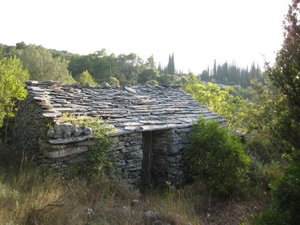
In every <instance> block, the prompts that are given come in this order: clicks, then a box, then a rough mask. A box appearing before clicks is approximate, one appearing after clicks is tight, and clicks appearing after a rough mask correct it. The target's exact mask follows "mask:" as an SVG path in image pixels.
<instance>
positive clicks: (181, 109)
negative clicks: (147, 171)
mask: <svg viewBox="0 0 300 225" xmlns="http://www.w3.org/2000/svg"><path fill="white" fill-rule="evenodd" d="M27 89H28V91H29V96H32V97H33V99H34V100H35V101H36V102H37V103H38V104H40V105H42V106H43V107H41V108H42V110H44V111H43V112H42V115H43V116H44V117H51V118H57V117H61V116H62V115H63V113H69V114H70V115H87V116H93V117H97V116H98V117H101V118H102V119H103V120H105V121H106V122H107V123H109V124H112V125H114V126H115V128H118V129H119V131H120V132H124V131H126V130H127V131H137V130H142V131H147V130H157V129H167V128H173V127H184V126H190V125H191V124H193V123H195V121H196V120H197V119H198V118H199V116H200V115H202V116H203V117H204V118H213V119H216V120H218V121H220V122H224V121H225V119H224V118H222V117H220V116H219V115H217V114H216V113H214V112H212V111H210V110H208V109H207V108H205V107H204V106H203V105H201V104H200V103H198V102H197V101H196V100H194V99H193V98H192V96H191V95H190V94H187V93H185V92H184V91H183V90H182V89H181V88H180V87H178V86H172V87H162V86H154V87H149V86H130V87H128V86H127V87H125V88H124V89H114V88H94V87H85V86H79V85H62V84H60V83H58V82H54V81H43V82H36V81H31V82H28V83H27ZM49 109H51V111H49Z"/></svg>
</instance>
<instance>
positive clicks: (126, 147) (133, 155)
mask: <svg viewBox="0 0 300 225" xmlns="http://www.w3.org/2000/svg"><path fill="white" fill-rule="evenodd" d="M115 138H117V139H118V141H117V144H116V146H115V147H114V151H115V153H114V158H115V161H116V166H117V169H118V171H120V173H121V175H122V176H123V177H124V178H126V179H127V181H128V183H129V184H133V185H137V186H138V185H140V183H141V170H142V160H143V149H142V134H141V133H139V132H138V133H128V134H122V135H120V136H118V137H115Z"/></svg>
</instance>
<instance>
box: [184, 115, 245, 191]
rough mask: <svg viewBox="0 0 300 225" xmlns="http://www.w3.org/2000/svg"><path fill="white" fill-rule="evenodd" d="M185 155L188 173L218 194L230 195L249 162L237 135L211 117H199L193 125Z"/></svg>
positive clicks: (239, 182)
mask: <svg viewBox="0 0 300 225" xmlns="http://www.w3.org/2000/svg"><path fill="white" fill-rule="evenodd" d="M189 155H190V156H191V157H190V159H189V162H188V166H189V168H190V171H191V174H192V175H193V176H194V177H196V178H198V177H199V178H202V179H204V180H205V182H206V183H207V185H208V188H209V189H210V190H211V191H212V192H214V193H216V194H217V195H222V196H228V195H230V194H231V193H232V190H233V189H235V188H237V187H238V186H239V185H240V184H241V183H242V182H243V179H244V178H245V176H246V169H247V166H248V165H249V163H250V159H249V157H248V156H247V155H246V154H245V152H244V148H243V145H242V144H241V143H240V141H239V139H238V137H237V136H235V135H232V134H229V131H228V130H227V129H226V128H224V127H222V126H221V125H220V124H219V123H218V122H217V121H214V120H204V119H200V120H199V121H198V122H197V124H195V125H194V127H193V130H192V135H191V148H190V151H189Z"/></svg>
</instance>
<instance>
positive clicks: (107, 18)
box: [0, 0, 290, 73]
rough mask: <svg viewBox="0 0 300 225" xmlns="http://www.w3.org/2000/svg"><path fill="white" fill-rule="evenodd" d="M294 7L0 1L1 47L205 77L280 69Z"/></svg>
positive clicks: (128, 0)
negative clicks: (277, 62) (224, 68)
mask: <svg viewBox="0 0 300 225" xmlns="http://www.w3.org/2000/svg"><path fill="white" fill-rule="evenodd" d="M289 3H290V0H251V1H249V0H214V1H210V0H84V1H83V0H26V1H25V0H0V8H1V13H0V43H2V44H6V45H15V44H16V43H18V42H21V41H24V42H25V43H26V44H36V45H42V46H44V47H46V48H52V49H57V50H66V51H69V52H72V53H78V54H89V53H93V52H95V51H98V50H101V49H103V48H105V49H106V50H107V52H108V53H114V54H115V55H119V54H129V53H132V52H133V53H136V54H137V55H139V56H140V57H142V58H143V59H144V60H146V59H147V58H148V57H149V56H151V55H153V56H154V59H155V61H156V63H157V64H158V63H159V62H160V63H161V64H162V65H166V64H167V62H168V57H169V54H172V53H174V58H175V67H176V69H178V70H181V71H184V72H189V71H190V72H194V73H201V71H202V70H203V69H206V68H207V66H208V65H210V66H211V65H212V64H213V61H214V59H216V60H217V62H219V63H223V62H225V61H228V62H235V63H236V64H237V65H239V66H241V67H246V66H247V65H250V64H251V63H252V62H253V61H254V62H256V63H258V64H259V65H261V66H263V64H264V62H265V61H267V62H271V63H272V62H274V59H275V53H276V52H277V51H278V50H279V49H280V48H281V44H282V41H283V28H282V21H283V20H284V16H285V15H286V13H287V10H288V4H289Z"/></svg>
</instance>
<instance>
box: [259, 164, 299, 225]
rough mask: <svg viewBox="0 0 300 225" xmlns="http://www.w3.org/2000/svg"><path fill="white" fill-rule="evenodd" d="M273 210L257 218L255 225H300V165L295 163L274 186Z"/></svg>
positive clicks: (272, 186)
mask: <svg viewBox="0 0 300 225" xmlns="http://www.w3.org/2000/svg"><path fill="white" fill-rule="evenodd" d="M271 188H272V192H271V194H272V203H271V209H269V210H268V211H266V212H264V213H262V214H261V215H259V216H258V217H256V219H255V221H254V224H255V225H271V224H272V225H277V224H278V225H298V224H300V214H299V212H300V164H299V161H298V162H293V163H291V165H290V166H289V168H288V169H287V171H286V172H285V173H284V174H283V176H281V177H280V178H278V179H276V180H275V181H274V182H273V183H272V185H271Z"/></svg>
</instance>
